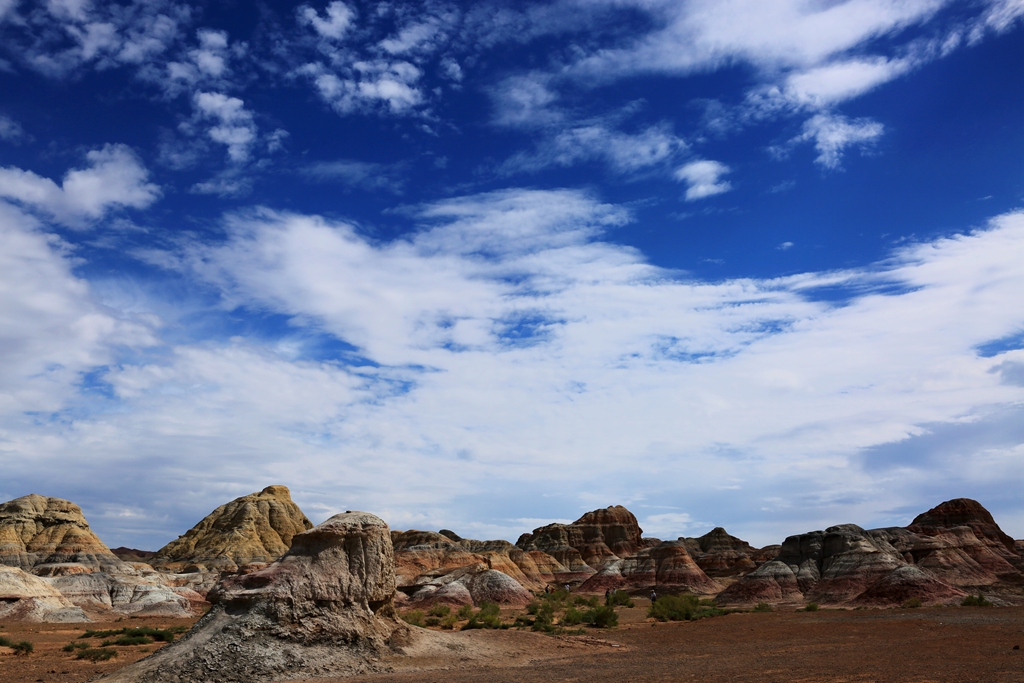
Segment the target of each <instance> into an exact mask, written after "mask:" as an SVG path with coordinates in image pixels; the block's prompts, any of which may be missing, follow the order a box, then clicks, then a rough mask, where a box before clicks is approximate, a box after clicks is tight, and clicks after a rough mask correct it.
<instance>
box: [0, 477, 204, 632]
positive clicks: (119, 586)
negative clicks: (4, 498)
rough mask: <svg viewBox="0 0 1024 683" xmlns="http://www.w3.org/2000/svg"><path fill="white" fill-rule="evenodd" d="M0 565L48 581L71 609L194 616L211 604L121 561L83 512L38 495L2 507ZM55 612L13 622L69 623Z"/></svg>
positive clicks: (20, 613)
mask: <svg viewBox="0 0 1024 683" xmlns="http://www.w3.org/2000/svg"><path fill="white" fill-rule="evenodd" d="M0 563H2V564H4V565H8V566H13V567H18V568H19V569H23V570H25V571H27V572H30V573H31V574H34V575H35V576H38V577H42V581H43V582H44V583H45V584H46V585H47V586H48V588H49V589H50V590H51V591H52V590H56V591H59V594H60V595H61V596H63V598H64V599H65V600H66V601H67V602H68V605H66V606H67V607H70V606H75V607H78V608H85V609H87V610H93V611H97V612H106V611H113V612H117V613H119V614H153V615H160V616H169V617H189V616H192V615H193V614H194V613H196V612H197V611H198V610H200V609H202V607H203V606H204V605H205V602H204V600H203V598H202V596H201V595H199V594H197V593H196V592H195V591H192V590H190V589H188V588H185V587H177V586H173V585H171V582H170V581H169V580H168V579H169V578H170V577H163V576H159V575H157V574H156V572H154V571H153V570H152V568H149V567H148V566H147V565H141V567H145V569H141V570H140V569H139V568H138V567H137V566H135V565H132V564H130V563H128V562H124V561H122V560H121V559H119V558H118V557H117V556H115V555H114V554H113V553H112V552H111V551H110V549H109V548H107V546H106V545H105V544H104V543H103V541H101V540H100V539H99V538H97V537H96V535H95V534H94V533H93V532H92V530H91V529H90V528H89V523H88V522H87V521H86V520H85V517H84V515H83V514H82V509H81V508H80V507H78V506H77V505H75V504H74V503H72V502H70V501H66V500H62V499H60V498H47V497H45V496H39V495H35V494H33V495H28V496H23V497H21V498H17V499H15V500H12V501H8V502H7V503H4V504H2V505H0ZM8 576H9V577H11V576H13V575H10V574H9V575H8ZM9 580H11V581H13V580H14V579H11V578H9ZM33 585H35V586H36V587H37V588H38V584H33ZM32 590H36V588H33V589H32ZM33 599H35V598H33ZM40 599H41V598H40ZM12 602H13V600H12ZM25 604H28V603H25ZM40 604H41V605H42V603H40ZM50 607H53V609H50V608H49V607H46V606H45V605H44V606H42V607H40V608H39V609H31V610H28V611H26V610H25V609H21V608H19V609H18V610H14V611H9V617H10V618H25V619H34V620H39V619H42V620H50V619H53V620H56V621H65V620H66V619H67V618H68V617H67V614H66V613H65V612H61V611H60V609H63V607H61V608H60V609H58V606H57V605H56V604H54V605H51V606H50ZM81 612H82V610H81V609H78V610H77V611H75V612H73V613H72V617H71V618H73V619H76V620H77V619H79V617H80V616H81V617H84V615H83V614H81Z"/></svg>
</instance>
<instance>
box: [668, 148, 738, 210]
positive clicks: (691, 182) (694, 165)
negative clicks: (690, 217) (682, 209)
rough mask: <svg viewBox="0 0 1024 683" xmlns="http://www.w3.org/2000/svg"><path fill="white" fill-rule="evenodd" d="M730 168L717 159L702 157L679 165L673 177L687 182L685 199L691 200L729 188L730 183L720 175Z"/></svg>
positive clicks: (727, 171)
mask: <svg viewBox="0 0 1024 683" xmlns="http://www.w3.org/2000/svg"><path fill="white" fill-rule="evenodd" d="M730 170H731V169H730V168H729V167H728V166H726V165H725V164H723V163H721V162H719V161H709V160H707V159H702V160H699V161H691V162H690V163H688V164H686V165H685V166H681V167H679V168H678V169H676V172H675V177H676V179H677V180H681V181H683V182H685V183H686V184H687V188H686V201H688V202H692V201H696V200H698V199H704V198H705V197H712V196H714V195H716V194H722V193H723V192H728V191H729V190H731V189H732V184H731V183H729V181H727V180H722V176H723V175H725V174H726V173H729V171H730Z"/></svg>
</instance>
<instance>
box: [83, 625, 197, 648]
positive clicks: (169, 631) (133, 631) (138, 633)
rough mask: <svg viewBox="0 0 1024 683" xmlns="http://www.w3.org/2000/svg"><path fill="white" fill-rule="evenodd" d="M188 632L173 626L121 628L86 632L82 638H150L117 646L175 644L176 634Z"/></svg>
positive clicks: (185, 628)
mask: <svg viewBox="0 0 1024 683" xmlns="http://www.w3.org/2000/svg"><path fill="white" fill-rule="evenodd" d="M187 630H188V627H186V626H172V627H170V628H163V629H160V628H153V627H152V626H140V627H138V628H119V629H114V630H110V631H86V632H85V633H83V634H82V635H81V636H79V637H80V638H110V637H111V636H122V637H125V638H149V640H147V641H144V642H143V641H139V642H137V643H116V644H117V645H143V644H149V643H152V642H153V641H154V640H159V641H160V642H162V643H173V642H174V634H176V633H184V632H185V631H187Z"/></svg>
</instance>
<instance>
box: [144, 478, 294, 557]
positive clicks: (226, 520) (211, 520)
mask: <svg viewBox="0 0 1024 683" xmlns="http://www.w3.org/2000/svg"><path fill="white" fill-rule="evenodd" d="M312 528H313V524H312V523H311V522H310V521H309V520H308V519H307V518H306V515H304V514H303V513H302V510H300V509H299V506H298V505H296V504H295V503H294V502H292V497H291V492H290V491H289V490H288V487H287V486H268V487H267V488H265V489H263V490H262V491H260V492H258V493H250V494H249V495H247V496H242V497H241V498H236V499H235V500H233V501H231V502H230V503H225V504H224V505H221V506H220V507H219V508H217V509H216V510H214V511H213V512H211V513H210V514H208V515H207V516H206V517H204V518H203V520H202V521H200V522H199V523H198V524H196V525H195V526H194V527H192V528H191V529H189V531H188V532H187V533H185V535H184V536H180V537H178V539H177V540H174V541H171V542H170V543H168V544H167V545H165V546H164V547H163V548H161V549H160V550H159V551H157V553H156V556H155V557H153V558H152V559H150V560H149V563H150V564H151V565H153V566H154V567H156V568H157V569H160V570H162V571H170V572H179V571H236V570H238V569H239V568H244V567H246V566H248V565H259V564H269V563H270V562H273V561H274V560H276V559H277V558H278V557H280V556H281V555H283V554H285V553H286V552H287V551H288V549H289V548H290V547H291V545H292V538H294V537H295V535H296V534H300V533H302V532H304V531H307V530H309V529H312Z"/></svg>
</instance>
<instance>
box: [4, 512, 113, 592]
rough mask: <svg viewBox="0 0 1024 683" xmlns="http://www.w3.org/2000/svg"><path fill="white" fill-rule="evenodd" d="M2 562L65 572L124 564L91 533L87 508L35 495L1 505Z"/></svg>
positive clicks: (94, 569)
mask: <svg viewBox="0 0 1024 683" xmlns="http://www.w3.org/2000/svg"><path fill="white" fill-rule="evenodd" d="M0 564H5V565H7V566H10V567H20V568H21V569H24V570H25V571H28V572H31V571H34V570H36V573H50V574H61V573H64V572H68V573H76V572H88V571H103V570H107V569H115V570H116V569H120V568H121V567H122V565H123V564H124V563H123V562H121V560H119V559H118V558H117V557H116V556H114V554H113V553H111V552H110V549H109V548H107V546H106V545H104V543H103V541H101V540H100V539H99V538H97V537H96V534H94V533H93V532H92V529H90V528H89V523H88V522H86V521H85V516H84V515H83V514H82V508H80V507H78V506H77V505H75V504H74V503H72V502H70V501H67V500H61V499H60V498H47V497H46V496H39V495H36V494H31V495H28V496H22V497H21V498H15V499H14V500H11V501H8V502H6V503H3V504H2V505H0ZM67 565H76V566H74V567H70V566H67ZM37 568H39V569H38V570H37Z"/></svg>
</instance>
